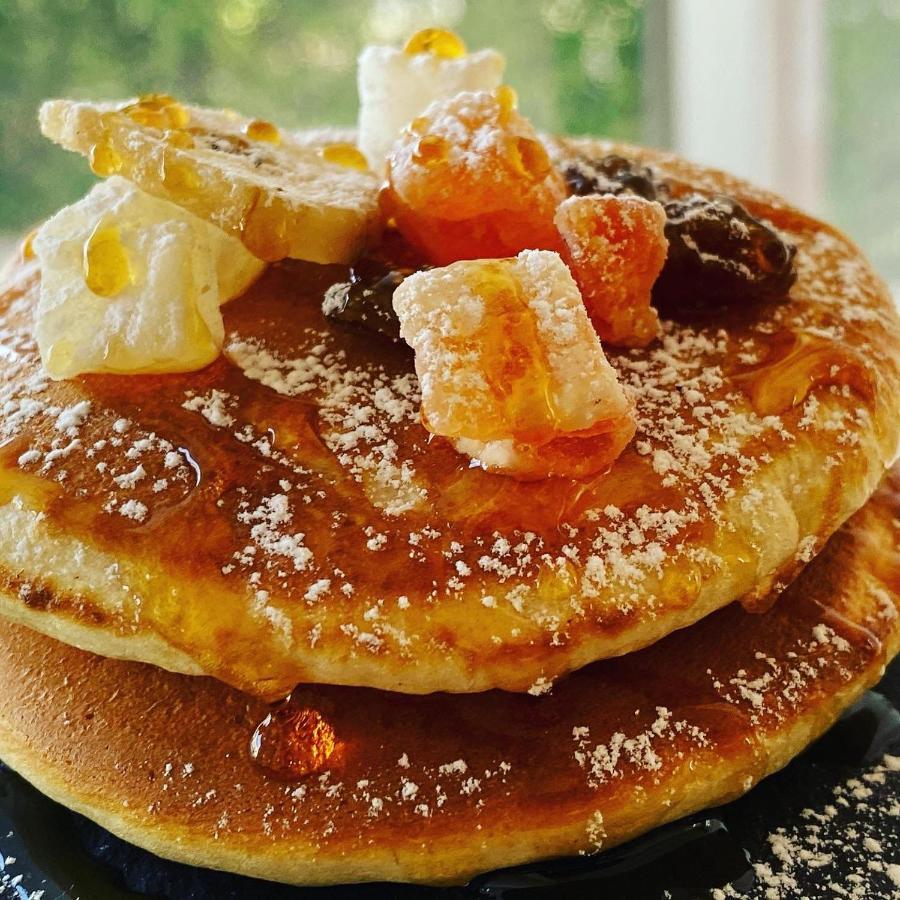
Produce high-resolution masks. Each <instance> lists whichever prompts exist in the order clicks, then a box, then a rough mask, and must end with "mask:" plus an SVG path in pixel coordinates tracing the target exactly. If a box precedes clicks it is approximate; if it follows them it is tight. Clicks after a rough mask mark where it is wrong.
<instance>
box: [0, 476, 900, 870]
mask: <svg viewBox="0 0 900 900" xmlns="http://www.w3.org/2000/svg"><path fill="white" fill-rule="evenodd" d="M898 512H900V472H898V473H896V474H895V475H894V477H893V478H892V479H891V480H889V481H888V482H887V483H886V484H885V486H884V487H883V488H882V489H881V490H880V491H879V493H878V494H877V495H876V496H875V497H874V498H873V499H872V500H871V501H870V502H869V503H868V504H867V505H866V506H865V507H864V509H863V510H861V511H860V512H859V513H857V515H856V516H855V517H854V518H853V519H852V520H851V521H850V522H849V523H848V524H847V525H845V526H844V527H843V528H842V529H841V531H840V532H839V533H838V534H837V535H835V536H834V538H832V540H831V541H830V543H829V544H828V546H827V547H826V548H825V549H824V550H823V551H822V553H821V554H820V555H819V556H818V557H817V559H816V560H815V561H814V562H812V563H811V564H810V565H809V566H808V567H807V568H806V570H805V571H804V572H803V574H802V575H801V576H800V577H799V578H798V579H797V581H796V582H795V583H794V584H793V585H792V586H791V587H790V588H789V589H788V590H787V591H786V592H785V594H784V595H783V596H782V598H781V600H780V602H779V603H777V604H775V605H774V606H773V607H772V608H771V609H770V610H769V611H768V612H767V613H764V614H751V613H747V612H745V611H743V610H742V609H741V608H740V607H739V606H737V605H732V606H731V607H729V608H728V609H725V610H722V611H720V612H718V613H716V614H715V615H713V616H710V617H708V618H707V619H705V620H704V621H703V622H701V623H698V624H697V625H695V626H694V627H693V628H691V629H689V630H686V631H682V632H679V633H677V634H673V635H671V636H670V637H668V638H666V639H665V640H663V641H661V642H659V643H657V644H656V645H654V646H653V647H651V648H648V649H646V650H643V651H641V652H640V653H636V654H632V655H630V656H628V657H625V658H622V659H618V660H609V661H606V662H600V663H596V664H594V665H592V666H589V667H587V668H585V669H583V670H581V671H579V672H577V673H575V674H573V675H571V676H569V677H568V678H567V679H565V680H563V681H562V682H560V683H559V684H558V685H557V686H556V688H555V690H554V692H553V693H552V694H551V695H549V696H546V697H539V698H533V697H527V696H521V695H511V694H503V693H499V692H490V693H487V694H482V695H432V696H430V697H414V696H406V697H403V696H398V695H393V694H386V693H381V692H378V691H372V690H367V689H358V688H339V687H334V688H328V687H321V688H309V689H308V690H305V691H304V694H303V700H304V702H307V703H309V704H310V705H313V706H315V707H316V708H318V709H319V710H321V711H322V712H323V714H324V715H325V716H326V717H327V718H328V720H329V721H330V722H331V723H332V725H333V726H334V728H335V731H336V733H337V736H338V741H339V743H338V750H337V751H336V753H335V755H334V756H333V757H332V758H331V761H330V763H329V765H330V769H329V771H328V773H327V775H325V774H319V775H313V776H310V777H307V778H306V779H305V780H301V781H299V782H296V783H290V784H285V783H282V782H277V781H272V780H270V779H269V778H267V777H266V776H265V775H264V774H263V773H262V772H261V771H260V770H258V769H257V768H255V767H254V765H253V764H252V763H251V762H250V761H249V759H248V756H247V755H246V752H245V747H246V743H247V739H248V736H249V734H250V732H251V731H252V728H253V726H254V724H255V723H256V721H257V720H258V718H259V717H260V716H261V715H262V714H263V713H264V712H265V707H264V705H263V704H261V703H260V702H259V701H256V700H252V699H248V698H246V697H243V696H241V695H240V694H238V693H237V692H235V691H233V690H231V689H229V688H227V687H225V686H224V685H222V684H220V683H218V682H215V681H213V680H210V679H202V678H189V677H185V676H178V675H172V674H168V673H165V672H162V671H160V670H158V669H154V668H152V667H147V666H143V665H139V664H134V663H123V662H118V661H115V660H110V659H103V658H100V657H96V656H91V655H89V654H86V653H83V652H80V651H77V650H75V649H72V648H70V647H67V646H64V645H61V644H57V643H55V642H54V641H51V640H48V639H47V638H44V637H41V636H39V635H37V634H35V633H34V632H32V631H29V630H26V629H21V628H19V627H17V626H12V625H10V626H7V627H6V628H5V629H4V631H3V633H2V635H0V680H2V683H3V684H4V685H5V689H4V692H3V693H2V695H0V756H2V757H3V759H4V760H5V761H6V762H8V763H9V764H11V765H12V766H13V767H15V768H16V769H18V770H19V771H20V772H21V773H22V774H23V775H25V777H27V778H28V779H29V780H31V781H32V782H33V783H35V784H36V785H37V786H38V787H39V788H40V789H41V790H43V791H45V792H46V793H48V794H49V795H50V796H52V797H54V798H55V799H57V800H59V801H61V802H63V803H64V804H66V805H68V806H70V807H72V808H74V809H77V810H79V811H81V812H83V813H85V814H86V815H88V816H90V817H91V818H93V819H95V820H97V821H98V822H100V823H101V824H103V825H104V826H106V827H108V828H110V829H111V830H113V831H114V832H116V833H117V834H119V835H121V836H123V837H125V838H126V839H128V840H131V841H133V842H135V843H138V844H140V845H142V846H144V847H147V848H149V849H151V850H153V851H154V852H156V853H158V854H161V855H164V856H167V857H171V858H174V859H178V860H182V861H185V862H189V863H193V864H199V865H204V866H211V867H218V868H223V869H228V870H233V871H237V872H241V873H243V874H248V875H255V876H260V877H264V878H270V879H274V880H279V881H286V882H296V883H305V884H319V883H331V882H341V881H343V882H348V881H364V880H374V879H393V880H405V881H417V882H447V881H460V880H464V879H466V878H468V877H469V876H471V875H472V874H474V873H476V872H478V871H480V870H484V869H488V868H492V867H496V866H503V865H510V864H514V863H518V862H522V861H525V860H531V859H535V858H541V857H549V856H554V855H559V854H570V853H575V852H577V851H581V850H589V849H592V847H595V846H596V845H597V844H602V845H603V846H612V845H614V844H616V843H618V842H621V841H624V840H627V839H629V838H631V837H633V836H635V835H637V834H639V833H641V832H643V831H645V830H647V829H649V828H652V827H654V826H656V825H659V824H660V823H662V822H665V821H668V820H671V819H674V818H677V817H679V816H681V815H683V814H685V813H688V812H690V811H692V810H696V809H698V808H702V807H704V806H707V805H710V804H714V803H718V802H722V801H725V800H728V799H730V798H732V797H735V796H737V795H739V794H740V793H742V792H743V791H745V790H747V789H749V788H750V786H751V785H752V784H754V783H755V782H757V781H758V780H759V779H761V778H763V777H765V776H766V775H767V774H769V773H771V772H773V771H775V770H776V769H778V768H780V767H781V766H783V765H784V764H785V763H786V762H787V761H788V760H789V759H790V758H791V757H792V756H794V755H795V754H796V753H797V752H799V750H800V749H802V748H803V747H804V746H805V745H806V744H807V743H809V741H810V740H812V739H813V738H814V737H815V736H817V735H818V734H820V733H821V732H822V731H823V730H824V729H825V728H827V727H828V725H829V724H830V723H831V722H832V721H833V720H834V719H835V717H836V716H837V715H838V714H839V713H840V712H841V710H842V709H844V708H845V707H846V706H847V705H848V704H849V703H851V702H852V701H853V700H854V699H855V698H857V697H858V696H859V695H860V694H861V693H862V692H863V691H864V690H865V689H866V688H867V687H868V686H870V685H871V684H873V683H874V682H875V681H876V680H877V679H878V678H879V676H880V675H881V673H882V672H883V670H884V666H885V664H886V662H887V661H888V660H890V659H891V657H892V656H893V655H894V654H895V653H896V651H897V649H898V647H900V618H898V603H900V581H898V573H900V566H898V547H900V518H898ZM662 708H664V709H665V712H664V713H663V712H661V711H660V710H661V709H662ZM654 722H655V723H656V724H655V725H654ZM678 723H683V724H678ZM576 728H577V729H583V728H587V729H588V732H584V731H578V732H574V733H573V729H576ZM654 728H655V730H654ZM616 734H619V735H620V736H621V737H624V739H625V742H624V743H623V742H622V741H621V740H619V739H617V738H616V737H615V735H616ZM641 736H643V737H641ZM629 739H631V741H632V743H631V744H629V743H628V742H627V741H628V740H629ZM617 741H618V747H619V755H618V758H617V759H615V758H611V757H610V756H609V755H604V754H603V753H602V751H598V752H594V750H595V747H597V746H598V745H605V746H607V747H609V748H611V747H614V746H616V745H617ZM642 741H643V743H642ZM629 748H630V749H629ZM578 752H581V753H583V754H585V756H584V757H582V759H583V761H584V765H581V764H580V763H579V761H578V757H577V755H576V754H577V753H578ZM592 753H593V756H592V755H591V754H592ZM457 760H463V761H464V762H465V771H464V772H461V771H460V767H459V764H458V763H457V764H456V767H455V769H454V767H453V766H452V765H451V766H450V768H449V769H446V770H445V771H444V772H443V773H442V772H440V771H439V767H440V766H441V765H447V764H453V763H455V762H456V761H457ZM594 763H596V770H594V771H593V773H592V767H593V764H594ZM469 779H473V781H469ZM408 782H409V783H412V784H414V785H415V790H414V791H412V789H409V788H407V789H406V792H407V794H408V795H409V794H410V793H412V794H414V796H406V797H404V784H406V783H408ZM592 782H593V784H592ZM442 795H443V797H444V799H443V801H442V802H440V803H439V802H438V798H439V797H441V796H442ZM373 798H378V799H380V800H381V806H380V807H379V808H378V809H377V810H375V809H374V806H373V803H372V799H373ZM423 804H424V806H425V809H422V808H421V805H423ZM417 807H419V808H418V809H417ZM598 813H599V817H598V815H597V814H598Z"/></svg>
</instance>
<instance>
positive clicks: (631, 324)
mask: <svg viewBox="0 0 900 900" xmlns="http://www.w3.org/2000/svg"><path fill="white" fill-rule="evenodd" d="M665 224H666V214H665V210H664V209H663V207H662V206H661V205H660V204H659V203H655V202H653V201H650V200H644V199H643V198H642V197H631V196H621V195H620V196H613V195H611V194H609V195H603V196H600V195H589V196H586V197H570V198H569V199H568V200H566V201H565V202H564V203H562V204H561V205H560V207H559V209H558V210H557V213H556V225H557V228H558V229H559V233H560V235H562V238H563V240H564V241H565V249H564V250H563V257H564V258H565V260H566V262H567V263H568V264H569V268H570V269H571V270H572V274H573V275H574V276H575V280H576V281H577V282H578V287H579V288H580V289H581V296H582V297H583V298H584V304H585V306H586V307H587V311H588V315H589V316H590V317H591V321H592V322H593V323H594V327H595V328H596V329H597V334H598V335H600V339H601V340H602V341H604V342H609V343H610V344H613V345H616V346H623V347H644V346H646V345H647V344H649V343H650V341H652V340H653V339H654V338H655V337H656V336H657V334H658V333H659V317H658V316H657V314H656V310H655V309H654V308H653V307H652V306H651V305H650V291H651V288H652V287H653V282H654V281H656V278H657V276H658V275H659V273H660V271H661V270H662V267H663V264H664V263H665V261H666V250H667V249H668V243H667V241H666V237H665V233H664V229H665Z"/></svg>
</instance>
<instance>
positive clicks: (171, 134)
mask: <svg viewBox="0 0 900 900" xmlns="http://www.w3.org/2000/svg"><path fill="white" fill-rule="evenodd" d="M163 137H164V138H165V140H166V142H167V143H168V145H169V146H170V147H177V148H178V149H179V150H193V148H194V138H193V136H192V135H191V133H190V132H189V131H182V130H181V129H171V130H169V131H167V132H166V133H165V134H164V135H163Z"/></svg>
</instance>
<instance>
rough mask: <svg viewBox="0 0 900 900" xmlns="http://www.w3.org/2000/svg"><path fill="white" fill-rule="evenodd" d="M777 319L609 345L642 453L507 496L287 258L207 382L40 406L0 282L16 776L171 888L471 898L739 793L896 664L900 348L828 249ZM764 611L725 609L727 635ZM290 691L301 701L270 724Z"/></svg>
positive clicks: (595, 151) (2, 477)
mask: <svg viewBox="0 0 900 900" xmlns="http://www.w3.org/2000/svg"><path fill="white" fill-rule="evenodd" d="M576 152H583V153H589V154H592V155H595V156H599V155H603V154H608V153H611V152H619V153H623V154H625V155H627V156H628V157H630V158H632V159H636V160H641V161H644V162H648V163H651V164H652V165H653V166H654V167H655V168H656V169H657V170H659V171H660V172H662V173H663V174H665V175H667V176H669V177H672V178H677V179H679V181H680V182H683V183H686V184H687V185H689V186H692V187H694V188H696V189H697V190H701V191H704V192H707V193H709V192H721V193H726V194H728V195H730V196H732V197H735V198H736V199H738V200H740V201H741V202H742V203H743V204H744V205H745V206H746V207H747V208H748V209H749V210H750V211H751V212H752V213H753V214H754V215H756V216H759V217H763V218H765V219H767V220H768V221H770V222H772V223H773V224H774V225H775V226H776V227H777V228H778V229H779V230H780V231H781V232H782V233H783V234H785V235H786V236H787V237H788V238H789V239H790V241H791V242H793V243H794V244H795V245H796V247H797V256H796V268H797V280H796V283H795V284H794V285H793V287H792V288H791V290H790V296H789V297H788V298H787V299H786V300H785V301H782V302H778V303H763V304H752V305H740V304H733V305H728V306H725V307H716V308H714V309H705V310H703V311H702V312H696V314H692V315H687V314H686V315H684V316H680V317H679V318H678V319H677V320H668V321H666V322H665V324H664V331H663V335H662V337H661V339H660V340H659V341H656V342H654V343H653V344H651V345H650V346H649V347H647V348H646V349H641V350H630V351H627V350H626V351H612V352H611V353H610V361H611V363H612V364H613V366H614V367H615V368H616V370H617V372H618V373H619V375H620V378H621V380H622V381H623V382H625V383H626V384H628V385H629V386H630V388H631V390H632V391H633V393H634V396H635V398H636V402H637V410H638V433H637V436H636V438H635V440H634V441H633V442H632V444H631V445H630V446H629V447H628V449H627V450H626V451H625V452H624V453H623V454H622V456H621V457H620V458H619V459H618V460H617V461H616V463H615V465H614V466H613V468H612V469H611V470H610V471H609V472H606V473H604V474H602V475H600V476H596V477H593V478H592V479H589V480H586V481H575V480H568V479H560V478H551V479H545V480H543V481H532V482H522V481H517V480H515V479H511V478H508V477H504V476H501V475H492V474H488V473H486V472H484V471H483V470H481V469H478V468H472V467H470V466H469V465H468V460H467V459H465V458H464V457H461V456H460V455H459V454H457V453H456V452H455V451H454V450H453V449H452V448H451V447H450V445H449V444H448V443H446V442H442V441H439V440H429V437H428V434H427V432H425V430H424V429H423V428H422V426H421V424H420V421H419V418H418V393H417V392H418V385H417V382H416V379H415V376H414V374H413V367H412V355H411V353H410V352H409V350H408V349H407V348H406V347H405V346H404V345H402V344H400V343H391V342H389V341H386V340H380V339H377V338H375V337H373V336H372V335H371V334H368V333H366V332H361V331H360V332H357V331H353V330H349V329H347V328H346V327H343V326H341V325H340V324H337V323H334V322H332V321H330V320H328V319H326V318H325V317H324V316H323V315H322V312H321V300H322V297H323V295H324V294H325V292H326V291H327V289H328V288H329V286H331V285H332V284H334V283H337V282H341V281H344V280H346V278H347V270H346V268H344V267H341V266H320V265H314V264H312V263H301V262H292V261H285V262H282V263H277V264H275V265H272V266H270V267H269V269H268V270H267V271H266V273H265V274H264V275H263V276H262V278H261V279H260V280H259V281H258V282H256V284H255V285H253V287H251V288H250V289H249V291H248V292H247V294H246V295H245V296H244V297H243V298H242V299H241V301H240V302H237V303H233V304H231V305H229V306H228V307H226V309H225V321H226V329H227V332H228V335H229V339H228V340H229V343H228V347H227V351H226V354H225V356H224V357H223V358H221V359H219V360H218V361H217V362H215V363H214V364H212V365H211V366H209V367H208V368H206V369H204V370H202V371H201V372H199V373H191V374H187V375H165V376H150V375H139V376H86V377H81V378H78V379H74V380H69V381H64V382H51V381H49V380H48V379H47V378H46V377H45V376H44V375H43V374H42V371H41V367H40V360H39V357H38V354H37V351H36V348H35V345H34V341H33V337H32V334H31V316H32V311H33V307H34V304H35V301H36V295H37V290H38V284H39V272H38V271H37V266H36V263H35V262H34V261H33V260H29V259H27V258H24V257H23V258H22V259H19V260H16V261H15V262H13V264H11V265H10V266H9V267H8V268H7V270H6V272H5V276H4V279H3V283H2V286H0V372H2V379H0V613H2V615H3V616H4V624H3V626H2V628H0V671H2V681H3V684H4V685H5V689H4V691H3V692H2V695H0V758H2V759H3V761H4V762H6V763H8V764H9V765H11V766H12V767H13V768H15V769H16V770H17V771H19V772H20V773H21V774H22V775H24V776H25V777H26V778H27V779H29V780H30V781H31V782H33V783H34V784H35V785H36V786H37V787H38V788H40V789H41V790H42V791H44V792H45V793H47V794H48V795H49V796H51V797H53V798H54V799H56V800H58V801H59V802H61V803H63V804H65V805H66V806H68V807H70V808H72V809H74V810H77V811H79V812H81V813H84V814H85V815H87V816H89V817H90V818H92V819H94V820H96V821H97V822H99V823H101V824H102V825H104V826H105V827H107V828H108V829H110V830H111V831H113V832H114V833H116V834H118V835H121V836H122V837H124V838H126V839H128V840H130V841H133V842H135V843H136V844H139V845H141V846H143V847H146V848H148V849H150V850H152V851H154V852H156V853H158V854H160V855H162V856H166V857H170V858H173V859H177V860H183V861H186V862H189V863H193V864H197V865H201V866H209V867H216V868H221V869H226V870H231V871H235V872H240V873H244V874H248V875H254V876H258V877H262V878H268V879H272V880H276V881H284V882H293V883H298V884H325V883H335V882H351V881H366V880H396V881H416V882H429V883H437V882H459V881H464V880H466V879H467V878H469V877H471V876H472V875H474V874H475V873H478V872H480V871H483V870H486V869H490V868H494V867H498V866H507V865H513V864H516V863H520V862H523V861H528V860H533V859H538V858H547V857H553V856H560V855H568V854H574V853H581V852H593V851H596V850H598V849H601V848H606V847H610V846H613V845H614V844H616V843H619V842H622V841H624V840H627V839H628V838H630V837H633V836H635V835H637V834H639V833H641V832H643V831H646V830H648V829H650V828H653V827H654V826H656V825H659V824H661V823H663V822H666V821H670V820H673V819H676V818H678V817H680V816H682V815H684V814H686V813H689V812H691V811H694V810H697V809H700V808H702V807H704V806H707V805H710V804H714V803H719V802H722V801H725V800H728V799H730V798H733V797H735V796H737V795H739V794H741V793H743V792H745V791H747V790H749V789H750V788H751V787H752V786H753V785H754V784H755V783H756V782H757V781H759V780H760V779H761V778H763V777H765V776H766V775H768V774H769V773H771V772H773V771H775V770H777V769H778V768H780V767H781V766H783V765H784V764H785V763H786V762H787V761H788V760H789V759H790V758H791V757H792V756H793V755H795V754H796V753H798V752H799V751H800V749H802V748H803V747H804V746H806V745H807V744H808V743H809V742H810V741H811V740H812V739H814V738H815V737H816V736H817V735H818V734H820V733H821V732H822V731H823V730H825V729H826V728H827V727H828V726H829V725H830V723H832V722H833V721H834V719H835V718H836V717H837V716H838V715H839V713H840V712H841V710H843V709H844V708H845V707H846V706H847V705H848V704H850V703H852V702H853V701H854V700H855V699H856V698H857V697H858V696H859V695H860V694H861V693H862V692H863V691H865V690H866V689H867V688H868V687H869V686H870V685H872V684H873V683H874V682H875V681H877V680H878V678H879V676H880V674H881V673H882V672H883V670H884V667H885V665H886V663H887V662H888V661H889V660H890V659H891V658H892V656H893V655H894V654H895V653H896V651H897V649H898V646H900V618H898V609H897V606H898V602H900V565H898V562H900V551H898V546H900V539H898V538H900V474H894V475H892V474H891V473H890V472H889V471H888V470H889V467H890V465H891V464H892V462H893V460H894V459H895V457H896V456H897V451H898V446H900V321H898V317H897V314H896V312H895V310H894V307H893V304H892V302H891V299H890V297H889V295H888V293H887V290H886V288H885V286H884V285H883V283H882V282H881V281H880V280H879V279H878V278H877V276H876V275H875V274H874V273H873V272H872V271H871V269H870V268H869V266H868V264H867V263H866V261H865V260H864V258H863V257H862V256H861V254H860V252H859V251H858V250H857V249H856V248H855V247H854V246H853V244H852V243H851V242H850V241H849V240H848V239H847V238H845V237H844V236H843V235H842V234H840V233H839V232H837V231H835V230H834V229H832V228H830V227H829V226H827V225H824V224H822V223H821V222H818V221H816V220H814V219H811V218H809V217H808V216H806V215H804V214H801V213H800V212H798V211H797V210H795V209H792V208H791V207H789V206H788V205H786V204H785V203H784V202H783V201H781V200H780V199H778V198H777V197H774V196H772V195H769V194H766V193H763V192H760V191H758V190H756V189H753V188H751V187H750V186H748V185H746V184H744V183H742V182H738V181H736V180H733V179H731V178H729V177H727V176H724V175H722V174H721V173H717V172H712V171H709V170H703V169H700V168H698V167H695V166H692V165H689V164H687V163H685V162H683V161H681V160H678V159H675V158H673V157H669V156H662V155H657V154H651V153H650V152H648V151H644V150H640V149H638V148H634V147H627V148H620V147H613V146H611V145H608V144H601V143H600V142H587V141H583V142H563V143H560V145H559V147H558V148H557V153H558V155H559V156H560V158H563V157H565V156H566V154H570V155H571V154H574V153H576ZM734 601H739V602H734ZM285 698H288V699H285Z"/></svg>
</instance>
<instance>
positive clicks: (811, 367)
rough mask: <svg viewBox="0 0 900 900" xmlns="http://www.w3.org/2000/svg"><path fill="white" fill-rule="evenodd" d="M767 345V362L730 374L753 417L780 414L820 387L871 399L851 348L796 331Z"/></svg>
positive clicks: (867, 375) (865, 371) (868, 379)
mask: <svg viewBox="0 0 900 900" xmlns="http://www.w3.org/2000/svg"><path fill="white" fill-rule="evenodd" d="M767 343H768V348H769V354H768V356H767V358H766V359H765V360H764V361H763V362H762V363H760V364H758V365H755V366H752V367H750V368H749V369H747V370H746V371H745V372H742V373H739V374H737V375H735V376H734V381H735V382H736V383H737V384H738V385H739V386H740V387H741V388H742V389H743V390H744V391H746V393H747V395H748V396H749V397H750V400H751V402H752V404H753V408H754V410H755V411H756V413H757V414H758V415H760V416H771V415H780V414H781V413H785V412H787V411H788V410H789V409H792V408H793V407H795V406H798V405H799V404H801V403H802V402H803V401H804V400H805V399H806V398H807V396H808V395H809V393H810V391H812V390H813V389H814V388H817V387H820V386H822V385H848V386H849V387H850V388H851V389H852V390H853V391H855V392H856V393H857V394H859V395H860V396H862V397H864V398H866V399H871V398H872V395H873V393H874V384H873V380H872V374H871V372H870V371H869V368H868V366H867V365H866V363H865V360H864V359H863V358H862V357H861V356H860V355H859V354H858V353H857V352H856V351H855V350H852V349H851V348H850V347H838V346H837V345H836V344H835V342H834V341H833V340H827V341H826V340H824V339H823V338H820V337H818V336H816V335H814V334H810V333H809V332H805V331H799V330H798V331H782V332H778V333H776V334H775V335H773V336H772V337H771V338H770V339H769V341H768V342H767Z"/></svg>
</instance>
